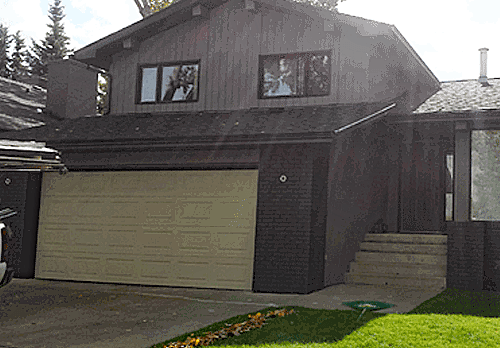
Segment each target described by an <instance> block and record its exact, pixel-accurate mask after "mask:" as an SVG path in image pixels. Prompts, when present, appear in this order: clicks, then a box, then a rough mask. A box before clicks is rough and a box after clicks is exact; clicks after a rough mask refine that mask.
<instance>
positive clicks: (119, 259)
mask: <svg viewBox="0 0 500 348" xmlns="http://www.w3.org/2000/svg"><path fill="white" fill-rule="evenodd" d="M136 260H137V257H133V256H128V257H127V256H123V255H116V256H115V257H106V259H105V262H104V268H103V271H104V274H105V276H106V279H111V280H121V281H126V280H132V279H133V278H134V277H135V275H136V274H137V270H136V267H137V261H136Z"/></svg>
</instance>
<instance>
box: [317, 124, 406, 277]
mask: <svg viewBox="0 0 500 348" xmlns="http://www.w3.org/2000/svg"><path fill="white" fill-rule="evenodd" d="M397 139H398V138H397V134H395V133H394V132H391V131H390V130H389V129H388V128H387V126H386V125H384V124H383V123H376V124H372V125H370V126H367V127H363V128H358V129H356V130H354V131H352V132H347V134H342V135H341V136H338V137H336V138H335V142H334V144H333V145H332V149H331V159H330V161H331V164H330V177H329V180H328V181H329V196H328V206H327V207H328V208H327V209H328V220H327V232H326V233H327V235H326V248H325V254H326V256H327V260H326V261H325V285H326V286H328V285H332V284H338V283H343V282H344V275H345V273H346V272H347V270H348V267H349V263H350V262H351V261H353V260H354V256H355V253H356V252H357V251H359V243H361V241H362V240H363V239H364V236H365V234H366V233H367V232H368V231H369V230H370V229H371V228H372V226H373V224H374V223H375V222H376V221H377V220H378V219H380V218H382V219H383V220H384V222H385V223H387V222H388V219H387V217H388V207H389V196H388V195H389V189H388V187H389V183H390V182H391V173H393V172H395V171H396V172H397V170H398V168H399V162H398V161H397V160H396V159H397V153H398V151H399V143H398V142H397Z"/></svg>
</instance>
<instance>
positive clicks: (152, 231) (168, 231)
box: [139, 226, 177, 254]
mask: <svg viewBox="0 0 500 348" xmlns="http://www.w3.org/2000/svg"><path fill="white" fill-rule="evenodd" d="M143 231H144V232H143V234H142V236H141V237H140V243H139V244H140V245H142V248H143V250H142V252H141V254H157V253H172V252H173V251H174V250H176V249H177V238H176V236H175V235H174V230H173V228H172V227H171V226H153V227H150V226H147V227H144V229H143Z"/></svg>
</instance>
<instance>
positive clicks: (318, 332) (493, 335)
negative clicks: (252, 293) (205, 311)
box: [153, 289, 500, 348]
mask: <svg viewBox="0 0 500 348" xmlns="http://www.w3.org/2000/svg"><path fill="white" fill-rule="evenodd" d="M281 308H285V309H287V310H290V309H293V310H294V313H293V314H289V315H286V316H284V317H276V318H272V319H267V321H266V324H265V325H264V326H262V328H258V329H254V330H252V331H249V332H245V333H243V334H241V335H239V336H233V337H228V338H226V339H224V340H219V341H216V342H214V343H213V344H211V346H212V345H213V346H223V345H231V346H261V345H264V346H265V347H269V348H277V347H280V348H282V347H281V346H283V345H295V346H299V347H300V348H325V346H328V347H332V348H346V347H364V348H371V347H403V348H404V347H464V348H465V347H500V332H499V331H500V319H499V317H500V294H498V293H491V292H482V291H481V292H470V291H462V290H455V289H447V290H445V291H443V292H442V293H441V294H439V295H437V296H435V297H434V298H431V299H430V300H428V301H426V302H424V303H422V304H421V305H419V306H418V307H416V308H415V309H413V310H412V311H411V312H409V313H407V314H381V313H376V312H366V313H365V314H364V315H363V317H362V318H361V320H359V321H357V319H358V316H359V312H355V311H353V310H319V309H310V308H304V307H295V306H294V307H281ZM275 309H276V308H274V307H269V308H266V309H263V310H261V311H260V313H262V314H265V313H267V312H269V311H271V310H275ZM256 313H257V312H252V313H249V314H250V315H255V314H256ZM247 320H248V315H241V316H236V317H233V318H230V319H228V320H225V321H222V322H219V323H216V324H213V325H210V326H208V327H205V328H203V329H201V330H198V331H196V332H193V333H187V334H185V335H182V336H179V337H176V338H174V339H172V340H169V341H166V342H162V343H159V344H157V345H155V346H153V347H154V348H160V347H163V346H164V344H165V345H167V346H168V344H169V343H171V342H179V341H181V342H184V341H185V340H186V339H187V338H188V337H190V336H191V334H193V335H192V336H191V337H197V336H199V337H202V336H204V335H205V333H206V332H215V331H217V330H219V329H221V328H222V327H225V326H226V323H230V324H235V323H242V322H244V321H247Z"/></svg>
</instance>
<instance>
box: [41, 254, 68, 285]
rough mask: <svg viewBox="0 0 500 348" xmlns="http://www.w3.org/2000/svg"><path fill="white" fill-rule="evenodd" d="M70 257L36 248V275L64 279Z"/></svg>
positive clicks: (66, 274)
mask: <svg viewBox="0 0 500 348" xmlns="http://www.w3.org/2000/svg"><path fill="white" fill-rule="evenodd" d="M70 264H71V257H70V256H69V255H67V254H61V253H59V254H58V253H54V252H49V251H41V250H37V262H36V276H37V277H38V276H44V277H47V278H51V277H56V278H60V279H63V278H64V279H66V277H67V276H68V273H69V265H70Z"/></svg>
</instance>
